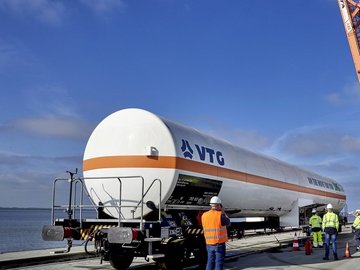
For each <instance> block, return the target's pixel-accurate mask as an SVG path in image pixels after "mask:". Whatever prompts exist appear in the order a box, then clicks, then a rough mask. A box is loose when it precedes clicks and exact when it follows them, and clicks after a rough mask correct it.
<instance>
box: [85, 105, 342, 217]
mask: <svg viewBox="0 0 360 270" xmlns="http://www.w3.org/2000/svg"><path fill="white" fill-rule="evenodd" d="M83 172H84V177H85V183H86V188H87V190H88V192H89V194H90V196H91V198H92V200H93V201H94V203H96V204H98V203H99V202H101V203H102V204H104V205H105V206H117V205H119V198H120V195H119V194H120V181H119V179H120V180H121V190H122V192H121V205H122V210H121V214H122V215H123V217H124V218H132V217H139V215H140V208H139V207H137V208H134V205H138V204H139V202H140V200H141V194H142V191H141V181H140V179H141V178H140V177H142V178H143V179H144V190H145V191H146V190H147V189H148V188H149V186H150V185H151V183H152V182H153V180H154V179H160V180H161V183H162V185H161V203H160V204H161V207H165V206H166V207H167V208H173V209H204V208H207V207H208V204H209V201H210V198H211V197H212V196H214V195H218V196H219V197H220V198H221V200H222V203H223V205H224V206H225V208H226V209H227V210H228V213H230V215H231V216H233V217H237V216H270V215H271V216H273V215H278V216H281V215H283V214H286V213H288V212H289V211H290V210H291V209H292V208H293V207H294V205H296V204H297V203H298V202H299V200H300V199H301V200H302V201H306V202H309V204H310V203H323V204H327V203H332V204H333V205H334V208H335V209H340V208H342V206H343V204H344V202H345V198H346V197H345V195H344V191H343V189H342V187H341V185H339V184H338V183H336V182H335V181H334V180H332V179H329V178H326V177H322V176H320V175H318V174H314V173H311V172H308V171H305V170H302V169H299V168H297V167H295V166H292V165H289V164H286V163H284V162H281V161H279V160H276V159H273V158H270V157H267V156H264V155H260V154H256V153H253V152H250V151H248V150H245V149H242V148H240V147H238V146H235V145H232V144H230V143H228V142H225V141H222V140H218V139H215V138H213V137H211V136H208V135H206V134H203V133H200V132H199V131H197V130H195V129H193V128H190V127H186V126H183V125H180V124H177V123H174V122H172V121H169V120H167V119H165V118H162V117H159V116H157V115H155V114H153V113H151V112H148V111H145V110H141V109H124V110H120V111H117V112H115V113H113V114H111V115H110V116H108V117H106V118H105V119H104V120H103V121H102V122H101V123H100V124H99V125H98V126H97V127H96V128H95V130H94V131H93V133H92V134H91V136H90V138H89V141H88V143H87V146H86V149H85V153H84V164H83ZM127 176H132V177H130V178H126V177H127ZM103 177H113V178H111V179H105V178H103ZM159 194H160V188H159V184H158V182H155V183H154V185H153V186H152V188H151V189H150V190H149V191H148V192H147V194H146V196H145V198H144V201H145V202H146V201H153V202H154V203H155V205H156V206H158V204H159V203H158V202H159ZM150 211H151V209H150V208H148V207H146V206H145V207H144V214H147V213H149V212H150ZM106 212H107V213H108V214H110V215H112V216H114V217H117V216H118V208H116V207H113V208H108V209H107V210H106Z"/></svg>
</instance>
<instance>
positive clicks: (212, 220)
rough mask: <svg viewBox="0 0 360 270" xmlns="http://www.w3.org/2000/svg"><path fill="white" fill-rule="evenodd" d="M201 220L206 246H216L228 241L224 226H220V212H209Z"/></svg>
mask: <svg viewBox="0 0 360 270" xmlns="http://www.w3.org/2000/svg"><path fill="white" fill-rule="evenodd" d="M201 219H202V225H203V228H204V236H205V241H206V244H208V245H216V244H221V243H225V242H226V241H227V240H228V237H227V229H226V226H221V211H216V210H209V211H207V212H205V213H204V214H203V215H202V217H201Z"/></svg>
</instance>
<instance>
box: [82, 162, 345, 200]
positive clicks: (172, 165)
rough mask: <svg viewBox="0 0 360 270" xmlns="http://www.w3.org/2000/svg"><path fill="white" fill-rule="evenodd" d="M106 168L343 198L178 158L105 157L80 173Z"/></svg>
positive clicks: (330, 193) (88, 165)
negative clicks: (171, 172) (185, 174)
mask: <svg viewBox="0 0 360 270" xmlns="http://www.w3.org/2000/svg"><path fill="white" fill-rule="evenodd" d="M108 168H154V169H155V168H159V169H160V168H161V169H179V170H185V171H190V172H196V173H201V174H207V175H212V176H216V177H222V178H227V179H233V180H238V181H241V182H246V183H251V184H257V185H262V186H268V187H274V188H280V189H285V190H291V191H295V192H302V193H309V194H313V195H319V196H325V197H331V198H336V199H341V200H345V199H346V196H345V195H342V194H337V193H332V192H327V191H322V190H318V189H315V188H308V187H303V186H299V185H296V184H291V183H286V182H282V181H279V180H274V179H271V178H266V177H262V176H257V175H253V174H248V173H244V172H240V171H235V170H232V169H227V168H222V167H217V166H214V165H210V164H206V163H201V162H198V161H194V160H188V159H185V158H180V157H169V156H159V157H147V156H109V157H97V158H91V159H86V160H84V163H83V171H84V172H85V171H90V170H95V169H108Z"/></svg>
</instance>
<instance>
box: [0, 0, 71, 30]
mask: <svg viewBox="0 0 360 270" xmlns="http://www.w3.org/2000/svg"><path fill="white" fill-rule="evenodd" d="M0 8H1V9H3V10H6V11H10V12H12V13H13V14H15V15H18V16H22V17H25V16H30V17H33V18H35V19H36V20H39V21H41V22H45V23H48V24H51V25H60V24H61V23H62V21H63V18H64V16H65V5H64V4H63V2H61V1H51V0H1V1H0Z"/></svg>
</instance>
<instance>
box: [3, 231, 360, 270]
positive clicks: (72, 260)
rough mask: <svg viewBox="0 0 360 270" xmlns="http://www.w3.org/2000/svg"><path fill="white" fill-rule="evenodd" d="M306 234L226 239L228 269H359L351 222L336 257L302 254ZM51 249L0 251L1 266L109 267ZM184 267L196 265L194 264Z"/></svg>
mask: <svg viewBox="0 0 360 270" xmlns="http://www.w3.org/2000/svg"><path fill="white" fill-rule="evenodd" d="M295 233H296V237H298V241H299V245H300V250H299V251H294V250H293V246H292V245H293V242H294V239H295ZM306 239H307V238H306V235H304V234H303V233H301V232H300V231H292V230H291V231H286V232H282V233H275V234H264V233H263V232H258V233H253V234H252V235H251V236H245V237H244V238H242V239H240V240H234V241H232V240H230V241H229V242H228V243H227V257H226V259H225V268H224V269H227V270H230V269H231V270H235V269H244V270H261V269H268V270H270V269H272V270H274V269H276V270H282V269H284V270H285V269H289V270H300V269H324V270H325V269H336V270H343V269H353V270H355V269H360V266H359V265H360V252H356V247H355V243H354V242H353V240H352V239H353V233H351V227H350V225H348V226H346V227H343V231H342V232H341V233H339V235H338V240H337V245H338V256H339V260H338V261H335V260H333V257H332V253H331V252H330V260H329V261H325V260H323V259H322V258H323V257H324V253H325V249H324V248H316V249H313V252H312V253H311V254H310V255H306V254H305V246H304V243H305V240H306ZM346 243H348V245H349V254H350V258H349V257H344V256H345V251H346V250H345V247H346ZM58 250H59V249H51V250H32V251H26V252H9V253H4V254H0V269H112V267H111V266H110V264H109V262H103V263H102V264H100V259H99V258H94V257H92V256H89V255H87V254H86V253H85V252H84V247H82V246H78V247H73V248H72V249H71V251H70V252H69V253H65V254H53V252H54V251H58ZM131 268H132V269H149V270H150V269H155V268H154V264H153V263H151V262H146V261H145V260H144V258H135V259H134V262H133V264H132V266H131ZM186 269H197V267H196V266H191V267H187V268H186Z"/></svg>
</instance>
